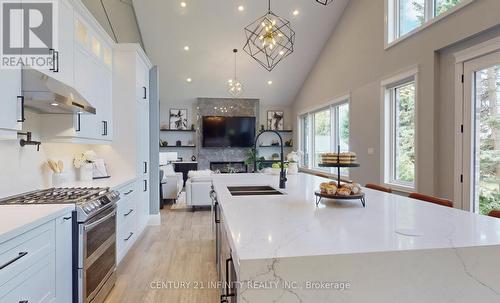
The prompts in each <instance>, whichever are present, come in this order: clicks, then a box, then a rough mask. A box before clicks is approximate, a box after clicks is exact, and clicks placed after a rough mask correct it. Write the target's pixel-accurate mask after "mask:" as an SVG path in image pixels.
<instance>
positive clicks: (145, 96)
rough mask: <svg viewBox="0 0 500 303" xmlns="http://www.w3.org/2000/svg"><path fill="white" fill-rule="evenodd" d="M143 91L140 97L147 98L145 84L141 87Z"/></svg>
mask: <svg viewBox="0 0 500 303" xmlns="http://www.w3.org/2000/svg"><path fill="white" fill-rule="evenodd" d="M142 89H143V91H144V95H143V96H142V99H144V100H146V99H147V98H148V96H147V89H146V87H145V86H143V87H142Z"/></svg>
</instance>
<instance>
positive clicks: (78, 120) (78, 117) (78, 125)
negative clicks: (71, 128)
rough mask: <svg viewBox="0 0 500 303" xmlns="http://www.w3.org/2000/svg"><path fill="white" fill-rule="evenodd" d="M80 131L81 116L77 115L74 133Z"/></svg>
mask: <svg viewBox="0 0 500 303" xmlns="http://www.w3.org/2000/svg"><path fill="white" fill-rule="evenodd" d="M81 130H82V125H81V114H80V113H78V114H77V116H76V129H75V131H77V132H79V131H81Z"/></svg>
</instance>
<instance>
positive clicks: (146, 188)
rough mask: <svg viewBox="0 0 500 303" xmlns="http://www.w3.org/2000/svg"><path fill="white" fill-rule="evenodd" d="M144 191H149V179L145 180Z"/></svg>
mask: <svg viewBox="0 0 500 303" xmlns="http://www.w3.org/2000/svg"><path fill="white" fill-rule="evenodd" d="M143 191H148V180H144V190H143Z"/></svg>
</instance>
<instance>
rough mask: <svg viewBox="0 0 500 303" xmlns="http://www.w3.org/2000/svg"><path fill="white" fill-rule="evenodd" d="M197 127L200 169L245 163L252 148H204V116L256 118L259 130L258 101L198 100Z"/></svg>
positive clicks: (230, 99) (233, 99)
mask: <svg viewBox="0 0 500 303" xmlns="http://www.w3.org/2000/svg"><path fill="white" fill-rule="evenodd" d="M195 113H196V115H195V119H196V122H197V123H196V125H197V136H196V137H197V138H196V140H197V144H196V146H197V152H198V169H210V162H243V161H245V159H247V157H248V152H249V151H250V150H251V148H213V147H211V148H203V138H202V133H203V131H202V127H203V126H202V125H201V123H202V118H203V116H223V117H255V119H256V120H255V128H256V130H257V127H258V125H260V121H259V116H260V115H259V100H258V99H237V98H198V102H197V105H196V110H195Z"/></svg>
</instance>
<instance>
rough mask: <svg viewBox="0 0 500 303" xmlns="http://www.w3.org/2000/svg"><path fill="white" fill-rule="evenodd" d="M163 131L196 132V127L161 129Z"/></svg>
mask: <svg viewBox="0 0 500 303" xmlns="http://www.w3.org/2000/svg"><path fill="white" fill-rule="evenodd" d="M160 131H161V132H183V133H195V132H196V129H160Z"/></svg>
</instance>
